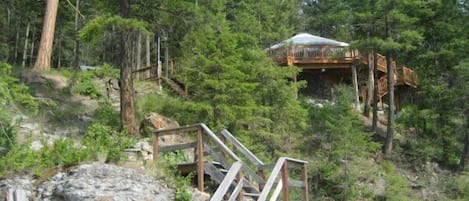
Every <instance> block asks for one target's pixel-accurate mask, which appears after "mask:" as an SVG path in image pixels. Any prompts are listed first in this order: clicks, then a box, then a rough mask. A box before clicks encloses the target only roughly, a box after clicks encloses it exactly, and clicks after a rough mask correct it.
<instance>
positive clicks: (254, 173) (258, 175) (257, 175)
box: [220, 129, 265, 189]
mask: <svg viewBox="0 0 469 201" xmlns="http://www.w3.org/2000/svg"><path fill="white" fill-rule="evenodd" d="M220 134H221V137H222V138H224V139H225V140H226V142H225V143H227V142H229V143H231V144H232V145H233V146H234V147H235V148H236V149H237V150H238V151H239V152H241V154H242V155H243V156H245V157H246V158H247V159H248V160H249V162H251V163H252V164H254V165H255V168H256V169H255V170H252V169H251V168H250V167H249V166H248V165H246V164H244V165H243V170H244V171H245V172H246V173H247V176H250V177H248V178H249V179H246V181H249V180H250V179H251V178H252V179H254V180H255V182H256V183H257V184H258V185H259V186H258V187H259V189H260V188H261V187H262V185H264V184H265V180H264V176H263V173H262V167H264V166H265V165H264V162H262V161H261V160H260V159H259V158H257V156H256V155H254V154H253V153H252V152H251V151H250V150H249V149H248V148H246V147H245V146H244V145H243V144H242V143H241V142H240V141H238V139H236V138H235V137H234V136H233V134H231V133H230V132H229V131H228V130H226V129H224V130H222V131H221V132H220ZM243 162H244V161H243Z"/></svg>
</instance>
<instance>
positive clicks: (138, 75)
mask: <svg viewBox="0 0 469 201" xmlns="http://www.w3.org/2000/svg"><path fill="white" fill-rule="evenodd" d="M158 74H161V72H159V73H158V65H152V66H147V67H144V68H140V69H137V70H134V71H132V76H133V79H134V80H158V81H159V82H158V83H162V84H165V85H166V86H168V87H169V88H170V89H171V90H173V91H174V92H176V94H178V95H180V96H182V97H187V96H188V94H187V91H186V90H185V89H184V88H183V86H181V84H179V83H178V82H176V81H175V80H174V79H171V78H169V77H164V76H158Z"/></svg>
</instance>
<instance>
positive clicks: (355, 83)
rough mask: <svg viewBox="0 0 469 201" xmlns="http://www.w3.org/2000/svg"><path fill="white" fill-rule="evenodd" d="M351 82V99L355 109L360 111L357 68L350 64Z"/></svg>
mask: <svg viewBox="0 0 469 201" xmlns="http://www.w3.org/2000/svg"><path fill="white" fill-rule="evenodd" d="M352 82H353V92H354V93H353V95H354V97H353V99H354V101H355V109H356V110H360V100H359V98H358V78H357V66H356V65H355V64H352Z"/></svg>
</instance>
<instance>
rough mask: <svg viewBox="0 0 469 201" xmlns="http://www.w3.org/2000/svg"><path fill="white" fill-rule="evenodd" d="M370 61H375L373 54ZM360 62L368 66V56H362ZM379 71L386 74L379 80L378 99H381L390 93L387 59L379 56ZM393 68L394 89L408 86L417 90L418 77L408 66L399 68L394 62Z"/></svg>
mask: <svg viewBox="0 0 469 201" xmlns="http://www.w3.org/2000/svg"><path fill="white" fill-rule="evenodd" d="M370 57H371V58H370V59H371V60H373V59H374V58H373V54H371V55H370ZM359 59H360V62H361V63H363V64H368V58H367V56H366V55H363V54H360V57H359ZM376 67H377V69H378V71H380V72H382V73H384V74H382V75H381V76H380V77H379V79H378V97H379V98H380V99H381V98H382V97H383V96H385V95H386V94H387V93H388V76H387V70H388V68H387V62H386V57H385V56H383V55H381V54H377V65H376ZM392 67H393V69H394V80H393V81H394V87H397V86H400V85H408V86H410V87H413V88H416V87H417V85H418V81H417V76H416V74H415V72H414V71H413V70H412V69H410V68H409V67H407V66H397V65H396V62H394V61H393V62H392Z"/></svg>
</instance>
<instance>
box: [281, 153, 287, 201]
mask: <svg viewBox="0 0 469 201" xmlns="http://www.w3.org/2000/svg"><path fill="white" fill-rule="evenodd" d="M282 194H283V201H288V162H287V160H285V162H284V163H283V167H282Z"/></svg>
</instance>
